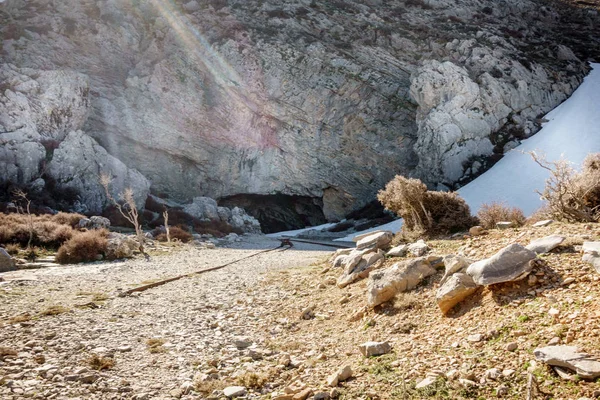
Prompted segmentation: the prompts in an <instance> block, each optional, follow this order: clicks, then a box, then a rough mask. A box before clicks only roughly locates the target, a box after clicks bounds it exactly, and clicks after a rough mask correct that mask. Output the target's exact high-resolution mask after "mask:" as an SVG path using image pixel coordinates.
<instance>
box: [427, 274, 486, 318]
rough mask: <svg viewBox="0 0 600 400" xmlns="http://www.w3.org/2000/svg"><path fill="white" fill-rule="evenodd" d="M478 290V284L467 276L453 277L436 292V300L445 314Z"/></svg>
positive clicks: (457, 275) (456, 275)
mask: <svg viewBox="0 0 600 400" xmlns="http://www.w3.org/2000/svg"><path fill="white" fill-rule="evenodd" d="M476 290H477V284H475V282H474V281H473V278H471V276H469V275H467V274H463V273H458V274H454V275H452V276H451V277H450V278H449V279H448V280H446V282H444V284H443V285H442V286H440V288H439V289H438V290H437V292H436V296H435V300H436V301H437V305H438V307H439V308H440V310H442V313H443V314H446V313H448V311H450V310H451V309H452V308H453V307H454V306H456V305H457V304H458V303H460V302H461V301H463V300H464V299H466V298H467V297H468V296H470V295H471V294H473V293H474V292H475V291H476Z"/></svg>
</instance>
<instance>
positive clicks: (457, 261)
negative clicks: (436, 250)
mask: <svg viewBox="0 0 600 400" xmlns="http://www.w3.org/2000/svg"><path fill="white" fill-rule="evenodd" d="M443 263H444V268H445V271H444V276H443V277H442V279H441V281H440V284H441V285H443V284H444V282H445V281H446V279H448V278H449V277H450V276H451V275H452V274H455V273H457V272H464V271H466V270H467V268H468V267H469V265H471V264H473V261H472V260H469V259H468V258H465V257H463V256H456V255H453V254H451V255H447V256H445V257H444V258H443Z"/></svg>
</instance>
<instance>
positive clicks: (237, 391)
mask: <svg viewBox="0 0 600 400" xmlns="http://www.w3.org/2000/svg"><path fill="white" fill-rule="evenodd" d="M223 394H224V395H225V396H227V397H229V398H235V397H242V396H245V395H246V388H245V387H243V386H228V387H226V388H225V389H223Z"/></svg>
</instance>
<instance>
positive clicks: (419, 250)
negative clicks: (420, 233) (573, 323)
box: [408, 239, 429, 257]
mask: <svg viewBox="0 0 600 400" xmlns="http://www.w3.org/2000/svg"><path fill="white" fill-rule="evenodd" d="M428 251H429V246H428V245H427V243H425V241H424V240H422V239H419V240H417V241H416V242H415V243H411V244H409V245H408V252H409V253H410V254H412V255H413V256H416V257H421V256H424V255H425V254H426V253H427V252H428Z"/></svg>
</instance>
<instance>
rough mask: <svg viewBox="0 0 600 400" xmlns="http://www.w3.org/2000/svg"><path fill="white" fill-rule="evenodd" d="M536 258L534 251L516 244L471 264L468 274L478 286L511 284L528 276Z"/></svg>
mask: <svg viewBox="0 0 600 400" xmlns="http://www.w3.org/2000/svg"><path fill="white" fill-rule="evenodd" d="M535 257H536V254H535V253H534V252H533V251H531V250H528V249H526V248H525V247H523V246H521V245H520V244H516V243H515V244H511V245H509V246H507V247H505V248H503V249H502V250H500V251H499V252H498V253H496V254H494V255H493V256H492V257H490V258H487V259H485V260H481V261H477V262H475V263H473V264H471V265H470V266H469V268H467V274H469V275H471V277H472V278H473V280H474V281H475V283H477V284H478V285H493V284H496V283H501V282H510V281H514V280H518V279H522V278H524V277H525V276H527V275H528V274H529V272H531V269H532V268H533V265H532V264H531V263H530V261H531V260H533V259H534V258H535Z"/></svg>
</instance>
